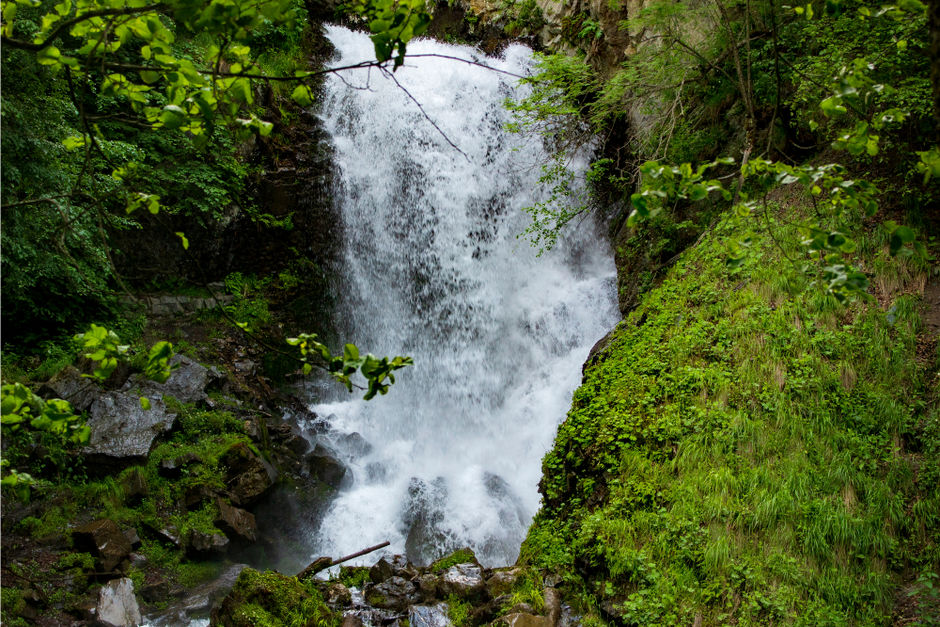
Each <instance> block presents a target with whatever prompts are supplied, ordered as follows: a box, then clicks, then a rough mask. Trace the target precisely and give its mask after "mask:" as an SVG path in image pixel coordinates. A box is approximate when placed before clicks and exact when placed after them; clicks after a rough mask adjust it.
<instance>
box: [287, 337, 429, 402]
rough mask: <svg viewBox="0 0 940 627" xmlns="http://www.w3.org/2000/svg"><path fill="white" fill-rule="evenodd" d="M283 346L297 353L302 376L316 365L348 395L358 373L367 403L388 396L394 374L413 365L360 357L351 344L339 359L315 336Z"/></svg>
mask: <svg viewBox="0 0 940 627" xmlns="http://www.w3.org/2000/svg"><path fill="white" fill-rule="evenodd" d="M287 343H288V344H289V345H291V346H296V347H297V349H298V350H299V351H300V360H301V361H302V362H303V373H304V374H305V375H307V374H310V372H311V371H312V370H313V366H314V364H317V365H319V366H321V367H323V368H325V369H326V371H327V372H329V373H330V375H332V376H333V378H334V379H336V380H337V381H339V382H340V383H342V384H344V385H345V386H346V389H348V390H349V391H350V392H352V391H353V385H354V384H353V380H352V379H351V378H350V377H351V376H352V375H354V374H355V373H356V371H357V370H358V371H359V372H360V373H361V374H362V376H363V377H365V378H366V381H367V383H368V388H367V389H366V393H365V395H364V396H363V398H364V399H365V400H367V401H368V400H372V399H373V398H375V395H376V394H382V395H385V394H388V389H389V386H390V385H391V384H393V383H395V375H394V374H393V373H394V371H395V370H400V369H402V368H404V367H405V366H410V365H412V364H414V361H413V360H412V359H411V357H403V356H401V355H399V356H397V357H394V358H393V359H391V360H390V359H389V358H388V357H382V358H381V359H379V358H378V357H376V356H375V355H373V354H372V353H369V354H367V355H365V356H364V357H360V356H359V349H358V348H356V346H355V345H353V344H346V345H345V346H344V347H343V354H342V355H334V354H333V353H332V352H330V349H329V347H328V346H326V344H323V343H322V342H319V341H317V335H316V334H310V333H301V334H300V335H299V336H297V337H292V338H288V339H287ZM386 381H387V382H386Z"/></svg>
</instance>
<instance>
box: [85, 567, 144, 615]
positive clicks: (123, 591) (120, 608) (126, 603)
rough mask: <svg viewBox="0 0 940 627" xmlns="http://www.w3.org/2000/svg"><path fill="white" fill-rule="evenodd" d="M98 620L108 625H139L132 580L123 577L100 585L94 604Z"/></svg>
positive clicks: (138, 611) (138, 613) (138, 612)
mask: <svg viewBox="0 0 940 627" xmlns="http://www.w3.org/2000/svg"><path fill="white" fill-rule="evenodd" d="M95 616H96V617H97V619H98V621H99V622H100V623H102V624H104V625H108V626H109V627H132V626H136V625H140V622H141V618H140V607H139V606H138V605H137V597H135V596H134V582H133V581H131V580H130V579H128V578H127V577H123V578H121V579H114V580H112V581H109V582H108V583H107V584H105V585H104V586H102V588H101V590H100V591H99V592H98V603H97V605H96V606H95Z"/></svg>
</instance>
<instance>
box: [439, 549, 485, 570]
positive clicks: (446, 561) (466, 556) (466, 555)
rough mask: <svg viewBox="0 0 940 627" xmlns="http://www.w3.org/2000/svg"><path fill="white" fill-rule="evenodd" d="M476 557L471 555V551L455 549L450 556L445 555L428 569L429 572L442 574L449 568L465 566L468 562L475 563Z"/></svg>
mask: <svg viewBox="0 0 940 627" xmlns="http://www.w3.org/2000/svg"><path fill="white" fill-rule="evenodd" d="M476 561H477V557H476V555H474V554H473V551H472V550H471V549H457V550H456V551H454V552H453V553H451V554H450V555H445V556H444V557H442V558H440V559H438V560H435V561H434V562H433V563H432V564H431V565H430V566H429V568H430V569H431V572H434V573H442V572H444V571H445V570H447V569H448V568H450V567H451V566H456V565H457V564H466V563H468V562H476Z"/></svg>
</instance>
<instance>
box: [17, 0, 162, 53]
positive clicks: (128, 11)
mask: <svg viewBox="0 0 940 627" xmlns="http://www.w3.org/2000/svg"><path fill="white" fill-rule="evenodd" d="M166 8H167V5H165V4H163V3H162V2H158V3H157V4H151V5H148V6H145V7H124V8H122V9H99V10H97V11H89V12H88V13H82V14H81V15H76V16H75V17H73V18H72V19H70V20H66V21H64V22H62V23H61V24H59V25H58V26H56V27H55V29H54V30H53V31H52V32H51V33H49V34H48V35H46V38H45V39H44V40H42V41H41V42H39V43H35V42H31V41H23V40H21V39H11V38H9V37H0V42H2V43H3V45H4V46H10V47H11V48H19V49H20V50H32V51H33V52H38V51H40V50H42V49H43V48H47V47H49V46H50V45H52V42H53V41H55V40H56V38H57V37H58V36H59V35H60V34H62V33H63V32H65V31H67V30H68V29H70V28H72V27H73V26H75V25H76V24H80V23H81V22H84V21H86V20H90V19H93V18H96V17H106V16H110V15H139V14H141V13H151V12H153V11H162V10H163V9H166Z"/></svg>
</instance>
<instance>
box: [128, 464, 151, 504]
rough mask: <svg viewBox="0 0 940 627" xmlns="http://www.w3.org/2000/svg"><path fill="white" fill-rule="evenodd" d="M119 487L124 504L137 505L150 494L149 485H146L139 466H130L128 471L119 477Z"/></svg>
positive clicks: (145, 479)
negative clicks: (122, 494) (122, 493)
mask: <svg viewBox="0 0 940 627" xmlns="http://www.w3.org/2000/svg"><path fill="white" fill-rule="evenodd" d="M121 489H122V490H123V492H124V503H125V504H126V505H131V506H133V505H137V504H138V503H140V501H141V500H143V498H144V497H145V496H147V495H149V494H150V487H149V486H148V485H147V478H146V477H145V476H144V473H143V472H142V471H141V470H140V468H132V469H131V470H130V472H128V473H127V474H126V475H124V477H123V479H121Z"/></svg>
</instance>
